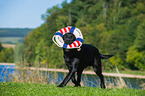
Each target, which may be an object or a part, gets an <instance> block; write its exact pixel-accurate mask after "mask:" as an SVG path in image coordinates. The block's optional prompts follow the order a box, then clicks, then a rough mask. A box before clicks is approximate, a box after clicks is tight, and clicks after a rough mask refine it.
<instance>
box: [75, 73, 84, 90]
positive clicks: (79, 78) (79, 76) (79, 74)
mask: <svg viewBox="0 0 145 96" xmlns="http://www.w3.org/2000/svg"><path fill="white" fill-rule="evenodd" d="M82 72H83V70H78V71H77V82H76V84H75V87H78V86H81V84H80V82H81V75H82Z"/></svg>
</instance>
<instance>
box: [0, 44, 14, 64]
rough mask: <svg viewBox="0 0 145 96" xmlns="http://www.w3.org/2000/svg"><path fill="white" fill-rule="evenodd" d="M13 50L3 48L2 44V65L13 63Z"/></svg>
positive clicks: (0, 58) (0, 49)
mask: <svg viewBox="0 0 145 96" xmlns="http://www.w3.org/2000/svg"><path fill="white" fill-rule="evenodd" d="M13 54H14V52H13V49H12V48H3V47H2V45H1V43H0V62H1V63H6V62H9V63H13V57H14V56H13Z"/></svg>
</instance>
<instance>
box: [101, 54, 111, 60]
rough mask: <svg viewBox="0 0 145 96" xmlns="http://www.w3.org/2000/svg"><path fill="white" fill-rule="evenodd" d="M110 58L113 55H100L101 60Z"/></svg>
mask: <svg viewBox="0 0 145 96" xmlns="http://www.w3.org/2000/svg"><path fill="white" fill-rule="evenodd" d="M112 56H113V55H103V54H100V57H101V59H108V58H110V57H112Z"/></svg>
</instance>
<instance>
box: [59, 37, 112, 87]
mask: <svg viewBox="0 0 145 96" xmlns="http://www.w3.org/2000/svg"><path fill="white" fill-rule="evenodd" d="M63 39H64V42H65V43H67V44H71V43H72V40H73V41H74V40H75V37H74V36H71V34H66V36H65V37H63ZM63 52H64V60H65V64H66V66H67V67H68V69H69V73H68V74H67V76H66V77H65V79H64V80H63V82H62V83H61V84H60V85H59V86H58V87H64V86H65V85H66V84H67V83H68V82H69V80H70V79H71V80H72V82H73V83H74V84H75V86H76V87H77V86H81V85H80V82H81V75H82V72H83V70H84V69H85V68H86V67H87V66H93V69H94V71H95V73H96V74H97V75H98V76H99V78H100V80H101V84H100V86H101V88H105V84H104V77H103V74H102V68H101V59H108V58H110V57H112V56H113V55H102V54H100V53H99V50H98V49H97V48H96V47H94V46H92V45H89V44H83V45H82V46H81V48H80V50H78V49H65V48H63ZM76 72H77V79H75V73H76Z"/></svg>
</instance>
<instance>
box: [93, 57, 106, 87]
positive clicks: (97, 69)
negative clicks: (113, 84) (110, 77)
mask: <svg viewBox="0 0 145 96" xmlns="http://www.w3.org/2000/svg"><path fill="white" fill-rule="evenodd" d="M93 69H94V71H95V73H96V74H97V75H98V76H99V78H100V83H101V84H100V86H101V88H104V89H105V83H104V76H103V74H102V66H101V59H100V58H94V66H93Z"/></svg>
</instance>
